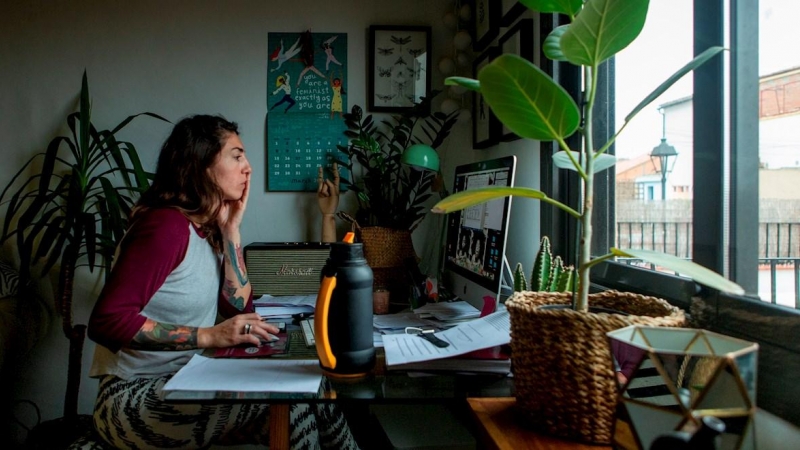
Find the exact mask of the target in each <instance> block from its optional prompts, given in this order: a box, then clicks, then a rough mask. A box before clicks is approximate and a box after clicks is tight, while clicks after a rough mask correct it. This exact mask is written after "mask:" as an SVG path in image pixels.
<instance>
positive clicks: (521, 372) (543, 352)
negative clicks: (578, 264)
mask: <svg viewBox="0 0 800 450" xmlns="http://www.w3.org/2000/svg"><path fill="white" fill-rule="evenodd" d="M571 298H572V294H570V293H551V292H530V291H524V292H517V293H515V294H514V295H513V296H512V297H511V298H509V299H508V300H507V301H506V307H507V308H508V311H509V315H510V320H511V350H512V351H511V361H512V365H511V367H512V372H513V374H514V391H515V396H516V398H517V407H518V409H519V411H520V412H521V414H522V416H523V417H524V421H525V422H526V423H527V424H528V425H529V426H531V427H532V428H534V429H537V430H539V431H542V432H545V433H547V434H551V435H555V436H559V437H563V438H568V439H572V440H576V441H581V442H586V443H592V444H610V443H611V440H612V437H613V432H614V423H615V410H616V402H617V398H616V395H617V383H616V378H615V374H614V366H613V363H612V358H611V350H610V347H609V341H608V338H607V336H606V333H607V332H609V331H613V330H616V329H619V328H623V327H626V326H628V325H635V324H639V325H648V326H668V327H680V326H684V325H685V323H686V316H685V314H684V312H683V310H681V309H680V308H677V307H674V306H672V305H670V304H669V303H667V302H666V301H665V300H662V299H659V298H656V297H648V296H644V295H638V294H632V293H623V292H618V291H605V292H602V293H599V294H591V295H590V296H589V304H590V305H591V306H594V307H602V308H609V309H612V310H616V311H620V312H622V313H625V314H613V313H605V312H603V313H594V312H589V313H580V312H577V311H574V310H572V309H571V308H542V306H545V305H563V304H570V303H571Z"/></svg>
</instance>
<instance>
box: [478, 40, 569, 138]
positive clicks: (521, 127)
mask: <svg viewBox="0 0 800 450" xmlns="http://www.w3.org/2000/svg"><path fill="white" fill-rule="evenodd" d="M478 79H479V80H480V83H481V93H482V94H483V96H484V98H485V100H486V103H488V104H489V106H490V107H491V108H492V111H493V112H494V113H495V115H496V116H497V118H498V119H500V121H501V122H503V124H505V125H506V126H507V127H508V128H509V129H511V131H513V132H514V133H516V134H517V135H518V136H521V137H524V138H529V139H536V140H540V141H550V140H555V139H560V138H565V137H567V136H570V135H571V134H572V133H574V132H575V130H577V129H578V125H579V123H580V111H579V110H578V106H577V105H576V104H575V102H574V101H573V100H572V97H570V95H569V94H568V93H567V91H566V90H564V88H562V87H561V86H560V85H558V84H557V83H556V82H555V81H553V79H552V78H550V76H549V75H547V74H546V73H545V72H544V71H542V70H541V69H540V68H538V67H536V66H535V65H534V64H533V63H531V62H530V61H528V60H525V59H523V58H521V57H519V56H517V55H501V56H500V57H498V58H497V59H495V60H494V61H492V62H491V63H489V64H488V65H486V66H485V67H484V68H483V69H482V70H481V71H480V73H479V74H478Z"/></svg>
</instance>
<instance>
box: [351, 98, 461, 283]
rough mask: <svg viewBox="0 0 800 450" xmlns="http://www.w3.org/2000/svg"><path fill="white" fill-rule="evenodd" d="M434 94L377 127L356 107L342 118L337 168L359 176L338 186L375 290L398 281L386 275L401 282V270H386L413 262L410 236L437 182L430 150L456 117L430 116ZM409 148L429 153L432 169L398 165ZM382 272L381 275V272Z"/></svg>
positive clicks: (435, 114) (436, 165) (440, 141)
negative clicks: (351, 211)
mask: <svg viewBox="0 0 800 450" xmlns="http://www.w3.org/2000/svg"><path fill="white" fill-rule="evenodd" d="M438 93H439V91H432V92H431V95H430V96H428V97H423V98H422V99H421V101H420V102H419V103H416V104H415V105H414V106H413V107H412V108H409V109H408V110H407V111H404V112H402V113H400V114H397V115H394V116H392V117H391V118H390V119H388V120H383V121H382V122H381V123H380V124H378V123H376V122H375V120H374V119H373V117H372V115H367V116H364V114H363V111H362V109H361V107H359V106H358V105H355V106H353V108H352V109H351V111H350V113H348V114H345V115H344V120H345V124H346V125H347V130H346V131H345V134H346V135H347V137H348V138H350V143H349V145H347V146H341V145H340V146H339V150H341V151H342V152H343V153H344V154H345V155H346V156H347V160H346V161H343V160H338V161H337V163H338V164H340V165H342V166H344V167H347V168H348V169H349V170H350V173H351V174H356V173H360V176H358V177H356V175H353V176H354V180H344V179H343V180H341V183H342V184H343V185H344V187H346V188H347V189H350V190H352V191H353V192H355V194H356V199H357V202H358V209H357V211H356V213H355V218H354V219H349V220H351V221H352V222H353V224H354V226H355V227H356V231H357V234H358V236H359V239H360V240H361V241H362V242H363V244H364V252H365V256H366V258H367V262H368V263H369V265H370V267H372V269H373V271H376V270H377V272H376V273H375V277H376V280H375V283H376V285H378V284H387V283H385V281H386V282H388V281H390V280H383V279H382V278H385V277H389V278H392V279H398V277H393V276H391V274H392V273H394V274H398V273H399V274H400V277H399V278H402V275H403V274H404V271H402V270H401V271H397V270H392V269H393V268H394V269H396V268H398V267H401V268H402V267H403V265H404V263H405V260H406V259H407V258H414V259H415V262H416V254H415V253H414V247H413V245H412V242H411V233H412V232H413V231H414V229H416V227H417V226H418V225H419V224H420V222H421V221H422V219H423V218H424V217H425V214H426V212H427V205H426V203H427V202H428V201H429V199H430V198H431V195H432V194H431V188H432V186H433V185H434V184H435V182H436V180H437V179H439V180H440V174H439V171H438V164H439V160H438V156H437V155H436V154H435V150H436V149H437V148H438V147H439V146H440V145H441V144H442V143H443V142H444V141H445V139H446V138H447V136H448V135H449V134H450V131H451V130H452V128H453V126H454V125H455V123H456V121H457V112H455V113H451V114H444V113H441V112H434V113H431V110H432V109H431V101H432V100H433V98H434V97H435V96H436V95H438ZM409 149H412V151H422V152H428V153H430V154H429V155H427V156H430V158H431V159H432V160H435V166H433V167H429V168H428V169H429V170H420V169H418V168H414V167H411V166H409V165H408V164H406V163H405V162H404V154H406V157H407V156H408V154H407V153H406V152H407V150H409ZM344 217H345V218H346V219H347V218H348V217H347V216H346V215H345V216H344ZM384 269H385V271H386V272H387V273H382V272H381V271H382V270H384Z"/></svg>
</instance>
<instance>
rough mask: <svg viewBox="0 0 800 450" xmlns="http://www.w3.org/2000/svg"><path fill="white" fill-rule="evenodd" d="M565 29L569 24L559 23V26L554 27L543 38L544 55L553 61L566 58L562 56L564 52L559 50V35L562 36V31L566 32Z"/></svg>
mask: <svg viewBox="0 0 800 450" xmlns="http://www.w3.org/2000/svg"><path fill="white" fill-rule="evenodd" d="M567 29H569V25H561V26H560V27H556V29H554V30H553V31H551V32H550V34H548V35H547V37H546V38H545V40H544V44H542V50H543V51H544V55H545V56H547V57H548V58H550V59H552V60H553V61H566V60H567V57H566V56H564V52H563V51H561V37H562V36H564V33H566V32H567Z"/></svg>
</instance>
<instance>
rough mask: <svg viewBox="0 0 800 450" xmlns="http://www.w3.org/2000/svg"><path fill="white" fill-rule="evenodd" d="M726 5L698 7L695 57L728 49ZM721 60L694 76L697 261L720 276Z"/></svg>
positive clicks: (715, 0)
mask: <svg viewBox="0 0 800 450" xmlns="http://www.w3.org/2000/svg"><path fill="white" fill-rule="evenodd" d="M723 20H724V9H723V0H702V1H695V2H694V54H695V55H697V54H700V53H701V52H703V51H704V50H706V49H707V48H708V47H710V46H714V45H723V44H724V35H723ZM723 68H724V64H723V58H722V57H720V56H717V57H716V58H714V59H712V60H711V61H709V62H708V63H706V64H704V65H703V66H701V67H700V68H698V69H696V70H695V71H694V87H693V89H694V93H693V97H692V99H693V101H692V105H693V129H694V131H693V134H694V174H693V184H694V193H693V195H692V199H693V201H692V221H693V223H694V227H693V228H694V229H693V231H694V244H693V246H692V259H693V260H694V261H695V262H697V263H699V264H702V265H703V266H705V267H707V268H709V269H711V270H714V271H716V272H719V273H724V272H725V264H724V252H723V249H724V247H723V245H724V240H723V239H724V231H725V230H724V226H725V222H726V221H725V202H724V200H725V199H724V186H723V183H724V161H725V153H724V151H725V142H724V100H725V99H724V81H723V80H724V78H723V70H724V69H723Z"/></svg>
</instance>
